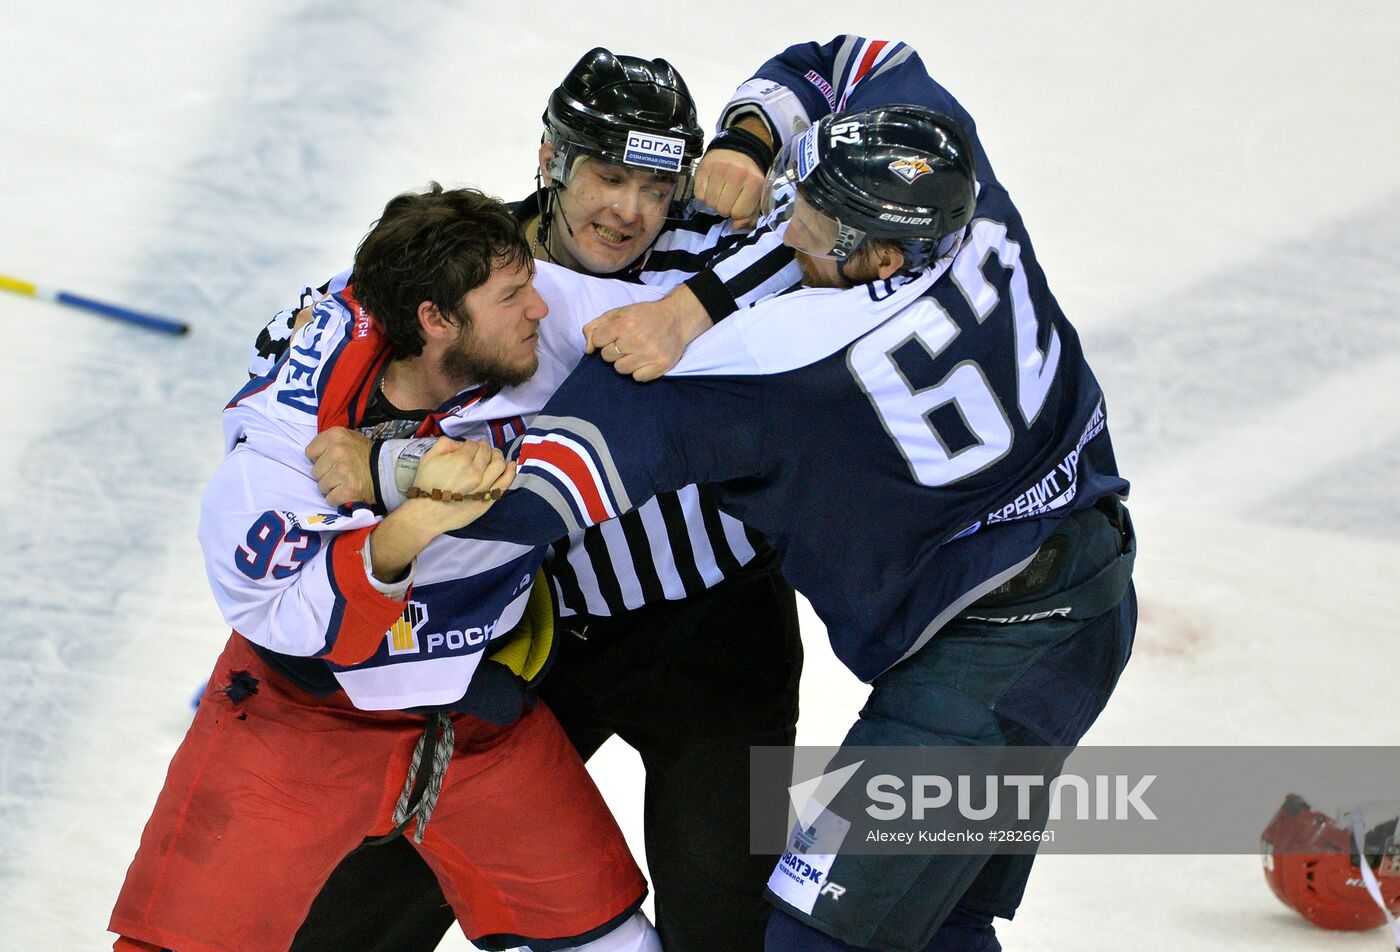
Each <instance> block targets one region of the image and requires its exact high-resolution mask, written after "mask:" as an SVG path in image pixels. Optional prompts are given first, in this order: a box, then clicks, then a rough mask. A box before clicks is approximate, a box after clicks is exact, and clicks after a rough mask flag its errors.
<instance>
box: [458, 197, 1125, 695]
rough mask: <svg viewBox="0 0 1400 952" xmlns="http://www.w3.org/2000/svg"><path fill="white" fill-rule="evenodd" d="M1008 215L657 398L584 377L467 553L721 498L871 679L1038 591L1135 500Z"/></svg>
mask: <svg viewBox="0 0 1400 952" xmlns="http://www.w3.org/2000/svg"><path fill="white" fill-rule="evenodd" d="M993 210H994V209H993V207H992V206H990V205H989V206H988V208H987V209H986V211H987V212H991V211H993ZM999 210H1000V211H1002V212H1004V213H1005V214H1004V217H1005V218H1007V219H1008V221H1006V222H998V221H995V220H994V219H992V218H990V217H987V218H982V219H979V222H980V224H979V223H974V225H973V226H971V234H970V236H969V238H970V240H968V241H966V242H965V243H964V245H963V247H962V250H961V252H960V254H959V255H958V257H957V259H956V260H955V261H954V262H953V263H952V265H951V266H949V264H948V263H947V262H945V263H944V264H943V266H942V267H941V268H940V269H938V270H936V271H926V272H924V273H923V274H921V275H920V276H919V277H917V278H914V279H903V280H901V281H896V282H881V283H879V284H872V285H862V286H860V287H857V288H852V289H848V290H843V291H838V290H827V289H804V290H802V291H798V292H794V293H792V294H788V295H785V296H783V297H780V298H775V299H773V300H771V301H768V302H766V303H764V304H760V305H758V306H757V307H755V308H752V309H750V310H748V311H745V312H741V313H740V314H737V315H735V316H734V317H732V318H730V319H729V320H727V321H725V322H724V323H722V324H720V325H718V326H717V327H716V328H714V329H713V330H712V331H710V332H708V333H707V334H705V335H704V336H703V337H701V338H700V339H699V340H697V341H696V342H695V343H694V344H692V345H691V349H690V350H689V351H688V352H687V354H686V357H685V359H684V360H683V361H682V362H681V364H680V365H679V366H678V367H677V368H676V370H675V371H673V372H672V373H671V374H668V375H667V376H666V377H664V378H662V379H661V380H658V381H656V382H654V383H650V384H638V383H635V382H634V381H632V380H631V379H630V378H626V377H623V376H620V375H618V374H617V373H615V372H614V371H613V370H612V368H611V367H610V366H609V365H608V364H606V363H604V362H602V361H601V360H599V359H598V358H596V357H593V358H588V359H586V360H585V361H584V362H583V363H582V364H581V365H580V366H579V368H578V370H576V371H575V372H574V374H573V375H572V376H571V377H570V378H569V380H568V381H566V382H565V384H564V386H563V387H562V388H561V389H560V390H559V391H558V392H557V393H556V394H555V396H554V397H553V398H552V399H551V400H550V402H549V403H548V404H547V405H546V406H545V409H544V410H543V412H542V413H541V414H540V416H539V417H538V418H536V420H535V423H534V425H533V426H532V427H531V429H530V431H529V432H528V433H527V434H526V437H525V440H524V443H523V445H522V447H521V452H520V460H521V464H522V465H521V470H520V476H519V477H518V479H517V481H516V485H515V487H513V488H512V490H511V491H510V492H508V493H507V494H506V496H505V497H504V498H503V499H502V500H501V502H499V503H497V505H496V506H495V507H493V508H492V509H491V510H490V511H489V512H488V513H487V514H486V515H485V516H484V517H483V518H482V519H481V520H480V521H478V522H477V523H475V524H474V525H472V526H469V527H467V529H466V530H464V534H467V535H471V536H475V537H479V538H493V539H507V540H514V541H534V542H544V541H548V540H549V539H552V538H555V537H557V536H559V535H561V534H563V533H564V532H567V531H571V530H573V529H575V528H577V527H578V526H580V525H583V524H587V523H589V522H595V521H598V520H600V519H606V518H608V517H609V516H610V515H611V514H612V513H615V512H619V511H623V510H625V509H627V508H630V507H632V506H635V505H636V504H638V503H640V502H641V501H643V500H644V499H646V498H647V497H648V496H650V495H651V494H653V493H655V492H659V491H663V490H667V489H673V488H675V487H677V486H680V485H684V484H685V483H689V482H704V483H711V484H717V491H718V493H719V497H720V502H721V505H723V506H724V508H725V509H726V511H728V512H731V513H733V514H734V515H735V516H737V517H739V518H740V519H742V520H743V521H744V522H745V524H747V525H750V526H752V527H754V528H755V529H758V530H759V531H761V532H763V533H765V534H766V535H767V536H768V538H769V540H770V541H771V542H772V543H773V544H774V546H775V548H777V549H778V550H779V552H780V553H781V554H782V559H783V573H784V575H785V576H786V577H787V579H788V581H790V582H791V583H792V584H793V586H794V587H796V588H797V589H798V590H799V591H801V592H802V593H803V594H804V595H806V596H807V598H808V599H809V600H810V601H811V603H812V605H813V607H814V608H815V609H816V611H817V614H818V615H819V616H820V617H821V619H822V621H823V622H824V623H825V624H826V626H827V629H828V632H829V635H830V638H831V641H832V645H833V647H834V648H835V650H836V653H837V655H838V656H839V657H840V658H841V660H842V661H843V662H844V663H845V664H846V665H847V666H848V667H850V668H851V670H852V671H853V672H855V674H856V675H857V676H859V677H861V678H862V679H865V680H870V679H873V678H874V677H875V676H877V675H878V674H880V673H881V672H882V671H884V670H885V669H886V668H888V667H890V666H891V665H893V664H895V663H897V662H898V661H900V660H901V659H902V658H904V657H906V656H907V655H908V654H910V653H912V652H913V651H915V650H917V648H918V647H920V646H921V645H922V644H923V643H924V642H925V641H927V639H928V638H930V637H932V635H933V634H934V633H935V632H936V631H937V630H938V629H939V628H940V627H942V625H943V624H945V623H946V622H947V621H948V620H950V619H951V618H953V617H955V616H956V615H957V614H958V613H959V612H960V611H961V610H962V609H963V608H964V607H966V606H967V605H968V604H970V603H971V602H973V601H974V600H976V599H977V598H979V597H980V596H981V595H983V594H985V593H986V592H989V591H991V590H992V589H994V588H996V587H997V586H998V585H1000V584H1001V583H1002V582H1004V581H1006V580H1007V579H1009V578H1010V577H1011V576H1012V575H1014V574H1015V573H1016V572H1018V571H1020V570H1021V569H1022V568H1023V567H1024V566H1025V565H1026V564H1027V562H1028V560H1029V559H1030V558H1031V557H1032V556H1033V555H1034V553H1035V552H1036V550H1037V548H1038V547H1039V546H1040V544H1041V543H1042V542H1044V541H1045V539H1046V538H1048V537H1049V535H1050V534H1051V533H1052V532H1053V531H1054V530H1055V528H1056V526H1057V525H1058V523H1059V521H1060V520H1061V519H1062V518H1063V517H1064V516H1065V515H1066V514H1067V513H1069V512H1070V511H1072V510H1074V509H1076V508H1080V507H1084V506H1089V505H1092V504H1093V503H1094V502H1095V501H1096V500H1098V499H1100V498H1102V497H1103V496H1105V495H1109V494H1115V493H1117V494H1121V493H1125V492H1126V490H1127V484H1126V483H1125V482H1124V481H1123V480H1122V479H1120V478H1119V477H1118V475H1117V469H1116V466H1115V464H1114V460H1113V451H1112V448H1111V446H1110V443H1109V438H1108V434H1107V432H1106V421H1105V417H1104V407H1103V397H1102V394H1101V392H1100V390H1099V386H1098V384H1097V382H1096V381H1095V379H1094V376H1093V374H1092V373H1091V372H1090V370H1089V367H1088V366H1087V365H1086V364H1085V362H1084V359H1083V354H1082V352H1081V350H1080V347H1079V341H1078V338H1077V336H1076V335H1075V333H1074V330H1073V328H1071V327H1070V325H1069V323H1068V322H1067V321H1066V320H1065V319H1064V317H1063V315H1062V314H1060V313H1059V311H1058V309H1055V308H1053V307H1051V308H1048V309H1047V311H1048V312H1047V313H1045V314H1040V313H1036V312H1034V311H1033V309H1032V306H1031V305H1030V304H1029V302H1030V301H1034V300H1036V299H1037V298H1040V299H1042V300H1049V301H1051V302H1053V299H1048V298H1045V297H1042V296H1040V295H1033V294H1028V293H1027V291H1028V289H1029V288H1030V287H1031V286H1032V285H1041V286H1043V278H1042V277H1041V276H1040V274H1039V270H1038V269H1034V268H1032V267H1028V266H1027V264H1026V261H1025V259H1026V257H1027V256H1028V255H1027V253H1028V248H1029V246H1028V245H1025V244H1022V245H1021V246H1020V248H1021V251H1020V254H1019V256H1016V255H1015V252H1014V251H1013V250H1012V249H1014V248H1015V247H1016V245H1015V244H1014V243H1015V242H1018V241H1019V242H1024V240H1025V236H1024V232H1023V231H1022V230H1021V228H1020V221H1019V218H1018V217H1017V216H1016V215H1015V214H1014V212H1012V211H1011V210H1010V208H1009V206H1003V207H1002V208H1001V209H999ZM1003 231H1005V232H1006V239H1005V240H1003V241H1002V242H1001V244H1000V245H990V246H987V245H986V243H987V242H988V241H990V240H991V239H993V238H997V237H999V236H1000V235H1001V234H1002V233H1003ZM988 248H990V252H988ZM1007 260H1009V261H1010V264H1008V265H1002V264H1001V263H1000V262H1002V261H1007ZM993 297H994V298H995V299H994V300H993ZM979 300H980V301H981V302H983V303H984V304H985V303H987V302H988V301H991V304H992V306H991V307H990V308H988V309H986V313H985V315H984V316H983V317H982V318H981V319H980V320H979V316H978V315H979V309H978V308H977V307H976V305H974V304H973V303H970V302H976V301H979ZM1016 301H1019V302H1020V303H1019V304H1014V303H1013V302H1016Z"/></svg>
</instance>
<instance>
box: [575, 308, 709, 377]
mask: <svg viewBox="0 0 1400 952" xmlns="http://www.w3.org/2000/svg"><path fill="white" fill-rule="evenodd" d="M710 326H711V324H710V318H709V315H708V314H706V313H705V308H704V307H703V306H701V304H700V301H699V300H698V299H697V298H696V297H695V294H694V292H692V291H691V290H690V288H688V287H686V286H685V285H684V284H682V285H680V286H678V287H677V288H676V289H675V290H674V291H672V292H671V293H670V294H668V295H666V296H665V297H664V298H662V299H661V300H659V301H652V302H648V303H644V304H629V305H627V306H626V307H619V308H615V309H614V310H611V311H605V312H604V313H603V314H601V315H599V316H598V317H596V318H594V319H593V320H591V321H589V322H588V323H587V324H586V325H584V328H583V333H584V336H585V337H587V338H588V352H589V353H590V354H591V353H593V352H594V351H597V352H598V353H600V354H602V356H603V359H604V360H606V361H607V362H608V363H610V364H612V365H613V369H614V370H616V371H617V372H618V373H620V374H631V375H632V379H634V380H636V381H638V382H640V383H646V382H647V381H648V380H655V379H656V378H657V377H660V376H661V375H662V374H664V373H665V372H666V371H668V370H670V369H671V368H672V367H674V366H676V363H677V362H678V361H679V360H680V359H681V354H683V353H685V348H686V346H687V345H689V344H690V342H691V341H693V340H695V338H697V337H699V336H700V335H701V334H703V333H704V332H705V331H706V330H708V329H709V328H710Z"/></svg>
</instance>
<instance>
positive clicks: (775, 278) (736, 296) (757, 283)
mask: <svg viewBox="0 0 1400 952" xmlns="http://www.w3.org/2000/svg"><path fill="white" fill-rule="evenodd" d="M801 280H802V272H801V270H800V269H799V268H798V266H797V262H796V261H795V260H794V258H793V250H792V249H791V248H789V247H788V246H787V245H785V244H783V242H782V239H781V238H779V237H778V236H777V235H775V234H774V233H773V232H772V231H770V230H769V229H767V228H760V229H758V230H757V231H755V232H753V233H751V234H748V235H745V236H743V237H741V238H739V239H738V240H737V241H735V242H733V243H732V244H730V245H728V246H727V247H724V248H722V249H720V250H719V253H718V254H717V255H716V256H715V258H714V260H713V261H711V262H710V264H709V267H707V268H706V269H705V270H703V271H701V272H699V273H698V274H696V275H695V276H694V277H692V278H690V279H689V280H687V281H686V282H685V284H686V286H687V287H689V288H690V290H691V291H692V292H693V293H694V294H695V296H696V297H697V298H698V299H699V300H700V303H701V304H702V305H704V307H705V312H706V313H707V314H709V315H710V320H712V321H719V320H722V319H723V318H726V317H728V316H729V315H730V314H733V313H734V312H735V311H737V310H740V309H741V308H745V307H749V306H751V305H753V304H755V303H757V302H758V301H761V300H762V299H764V298H766V297H769V296H770V295H773V294H778V293H780V292H782V291H786V290H788V289H789V288H791V287H793V286H795V285H797V284H798V283H800V282H801Z"/></svg>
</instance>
